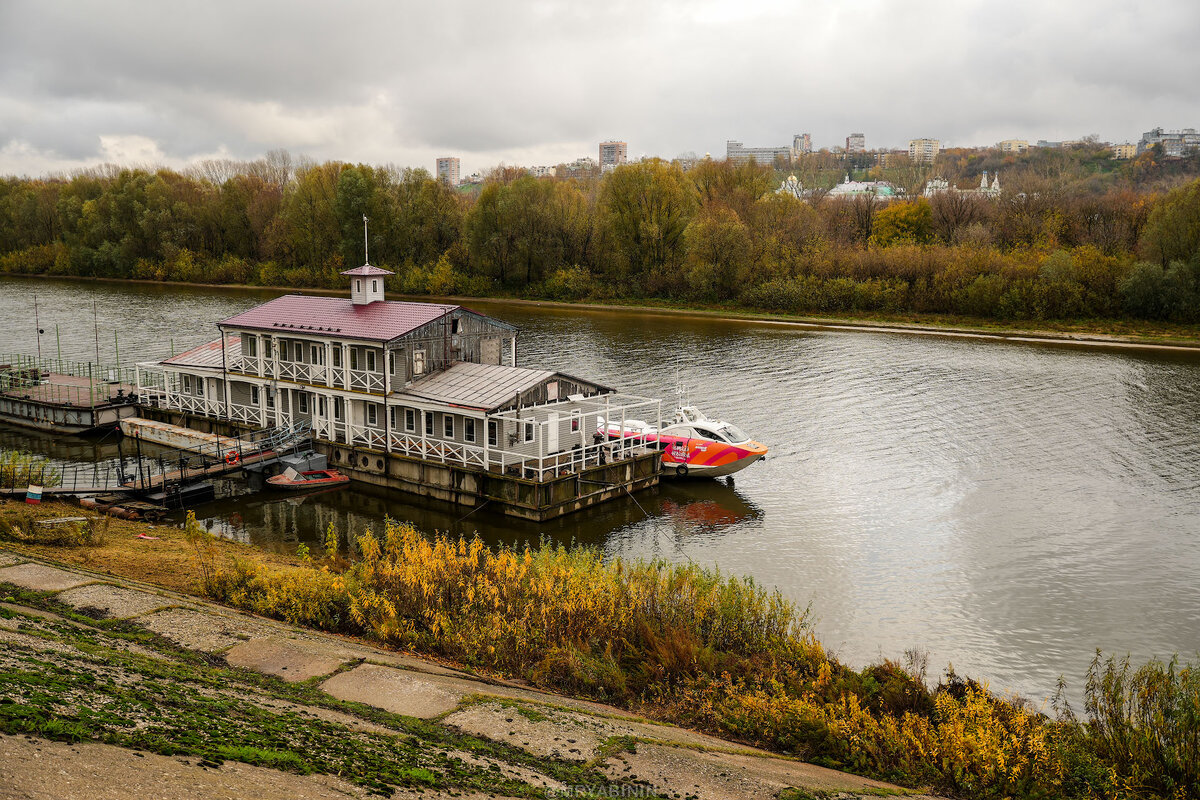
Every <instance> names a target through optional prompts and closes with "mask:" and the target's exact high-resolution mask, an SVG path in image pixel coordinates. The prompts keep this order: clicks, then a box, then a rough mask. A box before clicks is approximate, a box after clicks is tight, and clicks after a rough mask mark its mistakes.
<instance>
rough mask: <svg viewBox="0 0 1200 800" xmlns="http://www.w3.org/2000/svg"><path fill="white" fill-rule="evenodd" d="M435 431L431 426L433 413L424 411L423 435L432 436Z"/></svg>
mask: <svg viewBox="0 0 1200 800" xmlns="http://www.w3.org/2000/svg"><path fill="white" fill-rule="evenodd" d="M435 430H437V428H435V427H434V425H433V412H432V411H426V412H425V435H426V436H433V432H434V431H435Z"/></svg>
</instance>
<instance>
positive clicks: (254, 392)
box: [250, 386, 258, 406]
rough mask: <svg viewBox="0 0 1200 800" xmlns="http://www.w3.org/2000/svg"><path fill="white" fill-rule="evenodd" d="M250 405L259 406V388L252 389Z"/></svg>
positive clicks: (253, 387) (252, 387)
mask: <svg viewBox="0 0 1200 800" xmlns="http://www.w3.org/2000/svg"><path fill="white" fill-rule="evenodd" d="M250 405H252V406H256V405H258V387H257V386H251V387H250Z"/></svg>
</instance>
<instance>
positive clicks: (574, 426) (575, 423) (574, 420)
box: [571, 411, 579, 433]
mask: <svg viewBox="0 0 1200 800" xmlns="http://www.w3.org/2000/svg"><path fill="white" fill-rule="evenodd" d="M578 432H579V412H578V411H572V412H571V433H578Z"/></svg>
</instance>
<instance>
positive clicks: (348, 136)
mask: <svg viewBox="0 0 1200 800" xmlns="http://www.w3.org/2000/svg"><path fill="white" fill-rule="evenodd" d="M1198 34H1200V2H1197V0H1161V2H1158V3H1155V4H1152V5H1150V6H1145V5H1140V4H1137V3H1130V2H1128V0H1120V1H1119V2H1118V1H1116V0H1036V2H1034V1H1033V0H1006V1H1005V2H990V3H989V2H982V0H936V1H933V0H930V1H928V2H925V1H923V0H905V2H900V1H899V0H822V1H821V2H816V1H813V0H790V1H789V2H765V1H764V2H759V1H757V0H736V1H735V2H727V1H726V0H719V1H717V0H686V1H683V0H680V1H679V2H675V1H671V2H652V0H643V2H625V0H608V2H572V3H567V2H562V3H555V2H523V1H519V0H426V2H422V3H413V2H336V3H335V2H328V1H327V2H323V3H310V2H301V1H300V0H286V2H255V0H239V2H226V1H225V0H199V1H198V2H192V1H190V0H145V1H144V2H124V1H123V0H103V2H99V1H97V2H86V3H85V2H67V1H66V0H63V1H62V2H53V1H51V0H34V1H33V2H24V0H0V174H16V175H41V174H44V173H47V172H50V171H63V170H70V169H73V168H76V167H80V166H86V165H91V164H97V163H102V162H115V163H120V164H134V165H144V164H165V165H170V166H175V167H182V166H185V165H186V164H188V163H190V162H193V161H196V160H201V159H205V158H214V157H215V158H236V159H253V158H257V157H259V156H261V155H263V154H264V153H266V152H267V151H268V150H272V149H278V148H282V149H286V150H289V151H291V152H292V153H293V154H295V155H307V156H310V157H312V158H315V159H317V160H326V159H338V160H342V161H350V162H366V163H372V164H387V163H394V164H398V165H401V166H422V167H425V168H427V169H429V170H431V171H432V170H433V166H434V159H435V158H436V157H438V156H442V155H456V156H459V157H460V158H461V159H462V167H463V174H464V175H466V174H468V173H470V172H473V171H476V170H482V169H486V168H489V167H492V166H495V165H497V164H499V163H505V164H513V165H526V166H529V165H537V164H555V163H560V162H562V161H569V160H573V159H575V158H578V157H580V156H584V155H588V156H591V157H593V158H595V157H596V150H597V144H598V143H599V142H600V141H601V140H604V139H610V138H611V139H620V140H624V141H627V142H628V143H629V155H630V157H631V158H636V157H637V156H640V155H658V156H663V157H666V158H673V157H675V156H678V155H679V154H681V153H685V152H689V151H693V152H696V153H699V154H703V153H705V152H712V153H713V154H714V155H723V154H724V149H725V140H726V139H739V140H741V141H743V142H745V143H746V144H747V145H750V146H762V145H781V144H790V142H791V137H792V134H794V133H803V132H808V133H811V134H812V136H813V143H814V145H815V146H816V147H818V148H819V147H834V146H838V145H842V144H844V141H845V137H846V136H847V134H849V133H851V132H854V131H861V132H863V133H865V134H866V138H867V146H868V147H870V148H874V147H903V146H907V143H908V140H909V139H911V138H916V137H932V138H938V139H941V140H942V142H943V145H944V146H945V145H949V146H960V145H961V146H971V145H986V144H993V143H995V142H997V141H999V140H1001V139H1007V138H1021V139H1028V140H1030V141H1036V140H1038V139H1051V140H1054V139H1070V138H1079V137H1081V136H1085V135H1088V134H1096V135H1098V136H1099V137H1100V138H1101V139H1102V140H1106V141H1114V142H1123V141H1127V140H1128V141H1136V140H1137V139H1138V138H1139V137H1140V135H1141V133H1142V132H1143V131H1146V130H1149V129H1150V128H1153V127H1155V126H1159V125H1162V126H1164V127H1166V128H1181V127H1200V89H1198V86H1200V80H1198V77H1200V46H1198V45H1197V35H1198Z"/></svg>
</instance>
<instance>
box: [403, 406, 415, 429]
mask: <svg viewBox="0 0 1200 800" xmlns="http://www.w3.org/2000/svg"><path fill="white" fill-rule="evenodd" d="M404 430H406V431H409V432H410V433H415V432H416V430H417V410H416V409H415V408H406V409H404Z"/></svg>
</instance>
